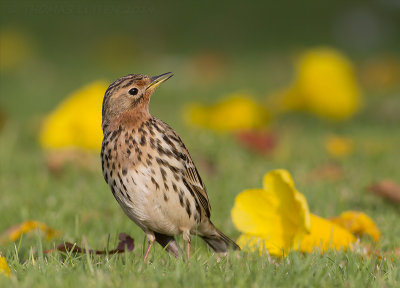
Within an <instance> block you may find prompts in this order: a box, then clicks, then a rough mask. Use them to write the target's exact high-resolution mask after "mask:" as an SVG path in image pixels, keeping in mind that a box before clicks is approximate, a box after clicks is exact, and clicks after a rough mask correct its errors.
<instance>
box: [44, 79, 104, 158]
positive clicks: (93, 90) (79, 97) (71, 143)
mask: <svg viewBox="0 0 400 288" xmlns="http://www.w3.org/2000/svg"><path fill="white" fill-rule="evenodd" d="M107 87H108V85H107V83H105V82H102V81H97V82H93V83H91V84H89V85H87V86H85V87H83V88H81V89H79V90H78V91H76V92H73V93H72V94H71V95H69V96H68V97H67V99H65V100H64V101H63V102H62V103H61V104H60V105H59V106H58V107H57V108H56V109H55V110H54V111H53V112H51V113H50V115H48V116H47V117H46V119H45V121H44V123H43V126H42V129H41V131H40V143H41V145H42V146H43V147H44V148H45V149H54V148H64V147H75V148H76V147H78V148H83V149H88V150H94V151H98V150H100V147H101V141H102V137H103V132H102V130H101V113H102V112H101V109H102V100H103V96H104V93H105V91H106V89H107Z"/></svg>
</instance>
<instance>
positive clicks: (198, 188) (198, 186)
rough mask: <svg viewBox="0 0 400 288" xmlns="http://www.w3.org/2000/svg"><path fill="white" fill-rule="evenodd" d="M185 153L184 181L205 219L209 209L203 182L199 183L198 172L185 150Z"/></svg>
mask: <svg viewBox="0 0 400 288" xmlns="http://www.w3.org/2000/svg"><path fill="white" fill-rule="evenodd" d="M185 150H186V149H185ZM185 152H186V156H187V160H186V161H185V172H184V181H185V182H186V183H187V184H188V185H189V186H190V187H191V188H192V191H193V192H194V193H195V195H196V197H197V199H198V200H199V201H200V204H201V206H202V207H203V208H204V211H205V212H206V215H207V217H210V214H211V207H210V201H209V199H208V195H207V191H206V187H205V186H204V184H203V181H201V178H200V175H199V172H197V169H196V166H195V165H194V163H193V160H192V159H191V157H190V155H189V152H188V151H187V150H186V151H185ZM186 183H185V185H186Z"/></svg>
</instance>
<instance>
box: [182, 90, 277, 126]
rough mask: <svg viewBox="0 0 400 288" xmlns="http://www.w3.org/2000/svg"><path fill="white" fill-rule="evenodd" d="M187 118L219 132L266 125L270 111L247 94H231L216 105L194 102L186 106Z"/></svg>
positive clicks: (193, 122)
mask: <svg viewBox="0 0 400 288" xmlns="http://www.w3.org/2000/svg"><path fill="white" fill-rule="evenodd" d="M185 111H186V112H185V119H186V121H187V122H188V123H189V124H195V125H197V126H201V127H204V128H208V129H211V130H214V131H218V132H233V131H238V130H249V129H257V128H261V127H265V126H266V125H267V124H268V123H269V121H270V115H269V114H268V111H267V110H266V109H265V108H264V107H263V106H262V105H260V104H259V103H257V102H256V101H254V100H253V99H252V98H251V97H249V96H248V95H246V94H231V95H228V96H227V97H226V98H225V99H223V100H222V101H220V102H219V103H216V104H214V105H210V106H206V105H201V104H192V105H189V106H188V107H187V108H185Z"/></svg>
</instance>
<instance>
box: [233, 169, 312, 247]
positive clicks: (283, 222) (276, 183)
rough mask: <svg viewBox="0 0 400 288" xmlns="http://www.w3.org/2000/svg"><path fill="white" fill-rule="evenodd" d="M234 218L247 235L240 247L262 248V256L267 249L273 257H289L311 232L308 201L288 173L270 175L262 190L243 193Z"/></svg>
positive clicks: (234, 210)
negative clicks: (294, 245) (285, 255)
mask: <svg viewBox="0 0 400 288" xmlns="http://www.w3.org/2000/svg"><path fill="white" fill-rule="evenodd" d="M231 214H232V220H233V223H234V224H235V226H236V228H238V229H239V231H241V232H242V233H244V234H243V235H242V236H240V238H239V239H238V244H239V246H241V247H245V246H249V247H250V248H254V247H255V246H258V247H259V249H260V253H261V252H262V251H263V250H264V249H267V250H268V252H269V253H270V254H272V255H282V253H283V252H285V253H287V252H289V250H290V249H291V248H292V246H293V244H294V243H295V242H297V241H299V240H300V239H301V238H302V237H303V236H304V235H305V234H307V233H308V232H309V231H310V212H309V210H308V205H307V201H306V199H305V198H304V196H303V195H302V194H301V193H299V192H298V191H297V190H296V188H295V187H294V184H293V180H292V178H291V176H290V174H289V172H287V171H286V170H274V171H271V172H269V173H267V174H266V175H265V176H264V180H263V188H262V189H249V190H245V191H243V192H242V193H240V194H239V195H238V196H237V197H236V199H235V205H234V207H233V208H232V212H231ZM249 240H251V241H250V242H248V241H249ZM261 243H262V244H261ZM259 244H261V245H259Z"/></svg>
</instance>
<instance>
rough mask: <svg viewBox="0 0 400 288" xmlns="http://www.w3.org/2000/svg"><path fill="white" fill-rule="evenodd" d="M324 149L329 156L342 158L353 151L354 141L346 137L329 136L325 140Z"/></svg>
mask: <svg viewBox="0 0 400 288" xmlns="http://www.w3.org/2000/svg"><path fill="white" fill-rule="evenodd" d="M324 144H325V149H326V151H327V152H328V153H329V155H331V156H333V157H335V158H342V157H345V156H348V155H350V154H351V153H352V152H353V151H354V146H355V145H354V141H353V140H352V139H350V138H347V137H341V136H337V135H331V136H329V137H327V138H326V139H325V143H324Z"/></svg>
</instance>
